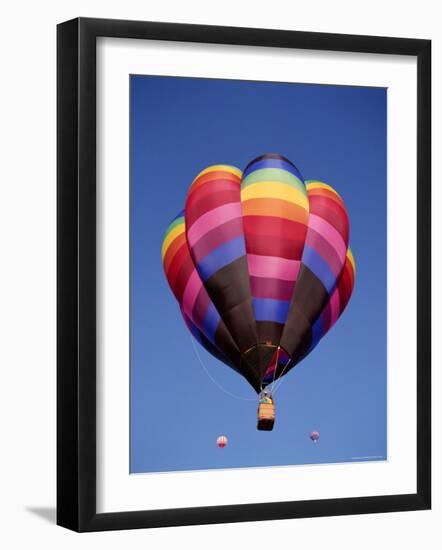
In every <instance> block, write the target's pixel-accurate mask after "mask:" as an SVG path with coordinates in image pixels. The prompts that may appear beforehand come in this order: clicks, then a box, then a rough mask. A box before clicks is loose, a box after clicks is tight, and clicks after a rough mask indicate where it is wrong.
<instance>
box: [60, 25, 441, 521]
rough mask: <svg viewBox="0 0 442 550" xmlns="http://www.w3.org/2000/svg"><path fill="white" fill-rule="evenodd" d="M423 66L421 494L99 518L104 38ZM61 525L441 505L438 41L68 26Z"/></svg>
mask: <svg viewBox="0 0 442 550" xmlns="http://www.w3.org/2000/svg"><path fill="white" fill-rule="evenodd" d="M97 37H118V38H135V39H145V40H167V41H181V42H198V43H211V44H230V45H247V46H267V47H273V48H281V47H283V48H302V49H309V50H325V51H340V52H343V51H344V52H365V53H377V54H396V55H406V56H415V57H416V58H417V185H418V188H419V193H417V358H416V364H417V395H416V399H417V472H416V476H417V492H416V493H415V494H402V495H401V494H398V495H386V496H373V497H361V498H338V499H325V500H310V501H294V502H272V503H260V504H242V505H228V506H210V507H198V508H181V509H167V510H140V511H134V512H117V513H97V512H96V292H97V288H96V239H95V235H96V39H97ZM57 47H58V59H57V71H58V75H57V92H58V100H57V119H58V122H57V141H58V146H57V165H58V167H57V180H58V192H57V193H58V198H57V229H58V239H57V256H58V258H57V281H58V282H57V327H58V329H57V417H58V419H57V523H58V524H59V525H61V526H64V527H67V528H69V529H73V530H75V531H102V530H110V529H132V528H145V527H163V526H176V525H195V524H208V523H223V522H242V521H257V520H273V519H285V518H301V517H317V516H326V515H345V514H367V513H375V512H376V513H379V512H397V511H406V510H424V509H429V508H430V506H431V418H430V411H431V366H430V362H431V330H430V329H431V326H430V325H431V310H430V307H431V256H430V255H431V236H430V227H431V217H430V216H431V206H430V202H431V170H430V164H431V41H429V40H417V39H409V38H387V37H375V36H353V35H338V34H324V33H313V32H295V31H281V30H263V29H253V28H233V27H232V28H231V27H217V26H202V25H184V24H171V23H158V22H139V21H119V20H106V19H89V18H79V19H74V20H71V21H67V22H65V23H61V24H60V25H58V28H57Z"/></svg>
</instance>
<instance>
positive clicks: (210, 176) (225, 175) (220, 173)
mask: <svg viewBox="0 0 442 550" xmlns="http://www.w3.org/2000/svg"><path fill="white" fill-rule="evenodd" d="M219 180H230V181H233V182H236V184H237V185H238V188H239V186H240V183H241V180H240V178H239V177H238V176H236V175H235V174H232V173H231V172H226V171H224V170H217V171H216V172H208V173H207V174H203V175H202V176H200V177H199V178H197V179H196V180H195V181H194V182H193V183H192V186H191V187H190V189H189V191H188V196H190V195H191V193H194V192H195V191H196V190H197V189H199V188H200V187H202V186H203V185H206V183H209V182H215V181H219Z"/></svg>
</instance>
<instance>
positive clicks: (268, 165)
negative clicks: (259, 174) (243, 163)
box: [242, 158, 304, 181]
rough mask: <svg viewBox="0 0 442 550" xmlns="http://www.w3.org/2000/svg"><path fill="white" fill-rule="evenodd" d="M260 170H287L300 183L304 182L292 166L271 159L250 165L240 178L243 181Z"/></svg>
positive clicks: (280, 160) (282, 161) (283, 161)
mask: <svg viewBox="0 0 442 550" xmlns="http://www.w3.org/2000/svg"><path fill="white" fill-rule="evenodd" d="M262 168H282V169H283V170H287V172H291V173H292V174H293V175H295V176H296V177H297V178H298V179H300V180H301V181H304V178H303V177H302V174H301V172H300V171H299V170H298V169H297V168H295V167H294V166H293V165H292V164H289V163H288V162H286V161H285V160H282V159H272V158H268V159H262V160H259V161H257V162H254V163H252V164H251V165H250V166H249V167H248V168H247V169H246V171H245V172H244V174H243V176H242V177H243V179H244V178H246V177H247V176H248V175H249V174H251V173H252V172H254V171H255V170H261V169H262Z"/></svg>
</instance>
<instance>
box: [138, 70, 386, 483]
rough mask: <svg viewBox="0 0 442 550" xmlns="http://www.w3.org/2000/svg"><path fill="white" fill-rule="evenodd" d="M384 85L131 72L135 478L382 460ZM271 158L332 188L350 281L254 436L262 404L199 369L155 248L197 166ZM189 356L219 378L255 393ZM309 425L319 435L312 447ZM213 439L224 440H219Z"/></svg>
mask: <svg viewBox="0 0 442 550" xmlns="http://www.w3.org/2000/svg"><path fill="white" fill-rule="evenodd" d="M386 93H387V91H386V90H385V89H381V88H357V87H341V86H339V87H338V86H320V85H304V84H284V83H262V82H261V83H258V82H245V81H225V80H205V79H190V78H173V77H149V76H131V78H130V94H131V117H130V138H131V150H130V163H131V166H130V168H131V205H130V208H131V212H130V213H131V259H130V262H131V263H130V268H131V277H130V283H131V316H130V320H131V386H130V391H131V396H130V397H131V442H130V447H131V448H130V457H131V459H130V468H131V472H158V471H172V470H195V469H198V470H200V469H208V468H234V467H247V466H274V465H288V464H310V463H327V462H345V461H352V460H354V458H353V457H371V458H362V460H370V459H372V460H373V459H374V457H378V458H377V459H379V457H381V458H386V453H387V433H386ZM268 152H274V153H280V154H282V155H285V156H286V157H288V158H289V159H290V160H292V162H294V163H295V164H296V165H297V166H298V168H299V169H300V171H301V173H302V174H303V175H304V177H305V178H306V179H310V178H314V179H319V180H322V181H325V182H327V183H329V184H330V185H332V186H333V187H335V189H336V190H337V191H338V192H339V193H340V194H341V196H342V197H343V199H344V201H345V204H346V206H347V209H348V212H349V216H350V245H351V247H352V250H353V252H354V255H355V259H356V284H355V289H354V292H353V296H352V298H351V300H350V303H349V305H348V306H347V310H346V311H345V312H344V314H343V316H342V318H341V319H340V320H339V321H338V322H337V324H336V325H335V326H334V327H333V329H332V330H331V331H330V332H329V333H328V334H327V335H326V336H325V338H324V339H323V340H322V341H321V342H320V344H319V345H318V347H317V348H316V349H315V350H314V351H313V352H312V353H311V355H310V356H308V357H307V358H306V359H305V360H304V361H303V362H302V363H301V364H300V365H298V366H297V367H296V368H295V369H293V370H292V371H291V372H290V373H289V374H288V376H287V377H285V378H284V382H283V384H282V385H281V387H280V389H279V391H278V392H277V393H276V396H275V397H276V399H275V401H276V423H275V428H274V430H273V431H272V432H259V431H257V429H256V402H252V401H245V400H239V399H233V398H231V397H229V396H227V395H226V394H225V393H223V392H222V391H221V390H220V389H219V388H218V387H217V386H216V385H215V384H214V383H213V382H212V381H211V380H210V379H209V377H208V376H207V374H206V373H205V372H204V370H203V369H202V367H201V366H200V364H199V363H198V360H197V358H196V356H195V352H194V350H193V347H192V344H191V341H190V335H189V332H188V330H187V328H186V327H185V325H184V322H183V321H182V318H181V315H180V312H179V308H178V304H177V303H176V301H175V298H174V296H173V295H172V293H171V291H170V290H169V287H168V285H167V281H166V278H165V276H164V274H163V268H162V263H161V243H162V239H163V234H164V231H165V229H166V227H167V225H168V223H169V222H170V220H171V219H172V218H173V217H174V216H175V214H177V213H178V212H179V211H180V210H181V209H182V208H183V207H184V200H185V196H186V191H187V188H188V187H189V185H190V183H191V182H192V180H193V178H194V177H195V176H196V174H197V173H198V172H199V171H200V170H202V169H203V168H205V167H206V166H208V165H210V164H220V163H224V164H233V165H234V166H237V167H238V168H240V169H244V167H245V166H246V164H247V163H248V162H249V161H250V160H252V159H253V158H255V157H257V156H259V155H261V154H263V153H268ZM197 345H198V344H197ZM199 352H200V355H201V357H202V358H203V361H204V363H205V365H206V366H207V369H208V370H209V371H210V373H211V374H212V376H213V377H214V378H216V380H218V381H219V383H220V384H222V385H223V387H225V388H226V389H228V390H229V391H231V392H233V393H236V394H238V395H241V396H243V397H245V398H251V397H253V396H254V392H253V390H252V389H251V388H250V387H249V386H248V384H247V382H246V381H245V380H244V379H243V378H242V377H240V376H239V375H237V374H236V373H234V372H233V371H231V370H230V369H229V368H228V367H226V366H224V365H223V364H221V363H219V362H218V361H217V360H216V359H214V358H212V357H211V356H210V355H209V354H208V353H206V352H205V351H204V350H203V349H202V348H200V347H199ZM312 430H319V431H320V434H321V438H320V441H319V443H318V444H316V445H315V444H313V443H312V442H311V441H310V439H309V437H308V435H309V433H310V431H312ZM220 434H225V435H226V436H227V437H228V438H229V445H228V446H227V447H226V448H225V449H218V448H217V447H216V438H217V436H218V435H220Z"/></svg>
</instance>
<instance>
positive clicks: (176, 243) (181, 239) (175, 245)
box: [163, 233, 187, 273]
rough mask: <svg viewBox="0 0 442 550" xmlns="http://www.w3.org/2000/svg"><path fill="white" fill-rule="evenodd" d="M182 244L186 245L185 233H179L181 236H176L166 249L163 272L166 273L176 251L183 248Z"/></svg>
mask: <svg viewBox="0 0 442 550" xmlns="http://www.w3.org/2000/svg"><path fill="white" fill-rule="evenodd" d="M183 244H186V246H187V241H186V233H181V235H178V237H176V239H174V240H173V241H172V242H171V243H170V245H169V248H168V249H167V252H166V254H165V256H164V260H163V264H164V271H165V272H166V273H167V272H168V271H169V266H170V263H171V262H172V260H173V258H174V257H175V254H176V253H177V252H178V250H179V249H180V248H181V247H182V246H183Z"/></svg>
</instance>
